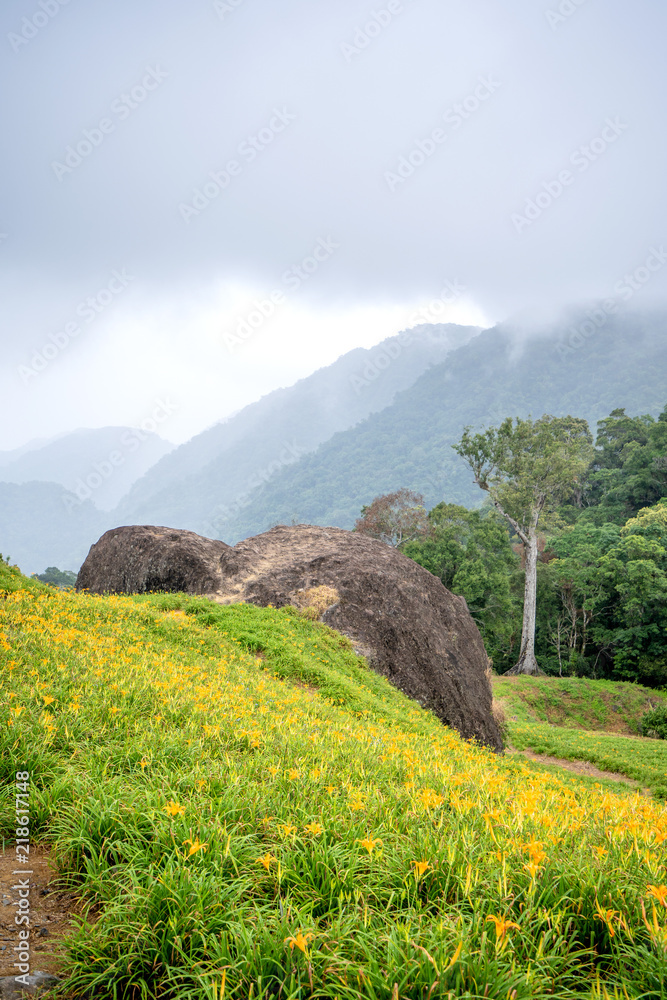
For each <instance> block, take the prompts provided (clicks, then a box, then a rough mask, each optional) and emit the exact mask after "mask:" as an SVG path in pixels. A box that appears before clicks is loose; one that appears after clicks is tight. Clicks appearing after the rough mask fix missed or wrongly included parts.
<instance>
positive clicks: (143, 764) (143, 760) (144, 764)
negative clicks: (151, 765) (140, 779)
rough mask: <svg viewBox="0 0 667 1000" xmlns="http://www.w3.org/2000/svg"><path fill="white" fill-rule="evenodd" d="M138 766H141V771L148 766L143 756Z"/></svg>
mask: <svg viewBox="0 0 667 1000" xmlns="http://www.w3.org/2000/svg"><path fill="white" fill-rule="evenodd" d="M139 767H140V768H141V770H142V771H143V770H144V768H146V767H148V761H147V760H146V758H145V757H142V758H141V760H140V761H139Z"/></svg>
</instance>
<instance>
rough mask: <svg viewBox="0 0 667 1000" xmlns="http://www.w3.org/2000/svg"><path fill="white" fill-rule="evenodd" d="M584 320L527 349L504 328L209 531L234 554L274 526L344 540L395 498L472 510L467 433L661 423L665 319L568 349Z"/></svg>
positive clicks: (612, 330) (631, 324) (622, 326)
mask: <svg viewBox="0 0 667 1000" xmlns="http://www.w3.org/2000/svg"><path fill="white" fill-rule="evenodd" d="M582 319H583V317H581V316H577V315H576V314H575V315H571V316H570V317H569V318H568V319H567V320H566V321H565V322H564V323H563V324H560V325H558V326H555V327H554V328H552V329H551V330H549V331H545V330H542V331H540V334H539V336H534V337H533V338H531V339H530V340H527V339H525V332H519V331H518V330H517V329H515V328H513V327H512V326H511V325H509V324H506V325H502V326H499V327H495V328H493V329H492V330H488V331H485V332H484V333H482V334H480V336H478V337H476V338H475V339H474V340H471V341H470V342H469V343H468V344H466V345H464V346H462V347H460V348H459V349H458V350H456V351H455V352H453V353H452V354H451V355H450V356H449V357H448V358H447V360H446V361H445V362H444V363H442V364H440V365H437V366H435V367H432V368H430V369H429V370H428V371H426V372H425V373H424V374H423V375H422V376H421V377H420V378H419V379H418V380H417V381H416V382H415V383H414V384H413V385H412V386H411V387H410V388H408V389H406V390H405V391H403V392H401V393H399V394H398V395H397V397H396V399H395V401H394V402H393V403H392V405H391V406H388V407H387V408H386V409H384V410H383V411H382V412H380V413H377V414H374V415H372V416H370V417H368V419H366V420H365V421H364V422H363V423H361V424H359V425H358V426H356V427H353V428H351V429H349V430H347V431H344V432H342V433H339V434H336V435H334V437H332V438H331V440H329V441H327V442H326V443H325V444H323V445H322V446H321V447H320V448H319V449H318V450H317V451H316V452H315V453H314V454H312V455H307V456H305V457H304V458H302V459H300V460H299V462H298V463H297V464H296V465H294V466H292V467H290V468H287V469H284V470H282V471H280V472H278V473H277V474H276V475H275V476H274V477H273V479H272V480H271V481H270V482H269V483H267V484H266V485H265V486H263V487H261V488H259V489H257V490H256V491H255V492H254V493H253V495H252V496H251V497H250V498H249V501H248V502H247V503H246V504H245V506H244V507H243V509H242V510H240V511H238V512H232V513H231V514H230V516H228V517H227V519H226V520H221V519H218V520H217V522H216V523H215V527H216V529H217V531H218V534H217V537H219V538H222V539H224V541H226V542H229V543H234V542H236V541H237V540H238V539H240V538H243V537H246V536H248V535H254V534H257V533H259V532H261V531H264V530H266V529H267V528H269V527H270V526H272V525H273V524H276V523H287V524H289V523H299V522H306V523H312V524H322V525H333V526H338V527H343V528H350V527H352V525H353V524H354V520H355V518H356V517H358V515H359V510H360V508H361V507H362V505H363V504H367V503H369V502H370V501H371V500H372V499H373V497H375V496H377V495H378V494H381V493H386V492H388V491H390V490H394V489H397V488H399V487H401V486H406V487H409V488H411V489H415V490H417V491H419V492H421V493H423V494H424V496H425V498H426V502H427V505H428V506H432V505H434V504H435V503H437V502H438V501H440V500H443V499H445V500H448V501H450V502H456V503H462V504H465V505H466V506H472V505H474V504H476V503H478V502H479V501H480V499H481V494H480V491H479V489H478V488H477V487H475V486H474V485H473V483H472V482H471V476H470V473H469V471H468V470H467V467H466V465H465V463H464V462H463V461H462V459H460V458H459V457H458V456H457V455H456V454H455V453H454V451H453V450H452V448H451V445H452V443H453V442H454V441H456V440H457V439H458V437H459V436H460V434H461V431H462V430H463V428H464V426H465V425H466V424H472V425H473V426H475V427H481V426H482V425H484V424H486V425H489V424H496V423H498V422H499V421H501V420H502V419H503V418H504V417H507V416H524V417H525V416H528V414H532V415H533V416H534V417H537V416H541V415H542V414H543V413H552V414H554V415H564V414H567V413H571V414H573V415H576V416H583V417H585V418H586V419H587V420H588V421H589V423H590V425H591V430H592V431H593V433H594V434H595V424H596V421H597V420H599V419H601V418H602V417H604V416H607V415H608V414H609V412H610V411H611V410H612V409H614V408H615V407H619V406H621V407H625V408H626V409H627V411H628V412H629V413H651V414H653V415H654V416H657V414H658V413H659V412H660V411H661V410H662V408H663V407H664V405H665V403H666V402H667V315H666V314H665V313H659V314H657V313H653V314H650V315H645V316H642V315H622V316H616V317H609V318H608V319H607V321H606V323H605V324H604V326H603V327H602V328H601V329H599V330H597V331H596V332H595V333H594V335H592V336H590V337H585V336H580V337H578V338H575V339H574V340H573V341H572V342H573V343H574V344H576V345H577V346H575V347H574V348H572V347H571V346H570V338H571V329H572V325H573V324H574V326H575V327H576V326H578V325H580V324H581V322H582Z"/></svg>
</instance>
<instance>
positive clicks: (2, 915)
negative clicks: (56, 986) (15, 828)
mask: <svg viewBox="0 0 667 1000" xmlns="http://www.w3.org/2000/svg"><path fill="white" fill-rule="evenodd" d="M19 869H26V871H25V872H24V871H19ZM15 872H19V873H18V874H14V873H15ZM28 872H32V874H31V875H28V874H27V873H28ZM28 878H29V879H30V885H29V889H30V895H29V897H28V899H29V902H30V928H29V929H30V939H29V942H30V955H31V960H30V972H31V974H34V973H35V972H50V973H53V974H54V975H60V974H61V971H60V970H61V968H62V963H63V943H64V941H65V939H66V938H67V936H68V934H70V933H71V932H72V930H73V921H74V917H75V916H76V915H77V914H78V913H79V912H80V908H79V906H78V904H77V901H76V899H75V897H74V894H73V893H71V892H64V891H63V890H62V889H60V888H58V885H57V872H56V870H55V868H54V867H53V865H52V863H51V862H50V860H49V852H48V850H47V849H46V848H44V847H39V846H32V845H31V847H30V862H29V864H26V865H21V864H17V862H16V855H15V853H14V848H13V847H12V848H10V847H8V848H6V849H5V851H4V852H3V853H2V854H0V893H1V894H0V977H2V976H14V975H17V974H18V973H17V970H16V969H15V968H14V966H13V963H14V961H15V960H16V959H15V953H14V950H13V949H14V946H15V945H17V944H18V943H19V935H18V932H19V929H20V928H19V926H18V925H17V924H16V923H15V920H14V918H15V915H16V914H17V913H18V909H17V907H16V904H17V903H18V899H19V895H18V889H17V888H14V887H15V886H17V885H18V880H19V879H28Z"/></svg>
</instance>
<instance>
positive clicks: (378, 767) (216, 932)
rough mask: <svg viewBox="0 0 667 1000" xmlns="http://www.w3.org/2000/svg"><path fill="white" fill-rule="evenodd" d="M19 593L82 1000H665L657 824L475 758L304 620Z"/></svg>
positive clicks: (39, 771) (12, 658) (643, 811)
mask: <svg viewBox="0 0 667 1000" xmlns="http://www.w3.org/2000/svg"><path fill="white" fill-rule="evenodd" d="M3 580H4V586H5V588H6V589H5V590H4V591H0V677H1V681H2V697H1V698H0V748H1V751H2V753H1V765H0V767H1V768H2V789H3V791H2V801H1V803H0V805H1V813H0V817H1V822H2V832H3V836H4V837H5V838H6V839H7V840H8V841H9V842H10V843H11V841H12V839H13V837H14V835H15V834H14V828H15V808H14V777H15V773H16V772H23V771H28V772H29V773H30V776H31V787H32V792H31V801H30V831H31V840H32V843H35V844H38V843H42V844H44V843H47V844H50V845H51V847H52V852H53V857H54V859H55V861H56V863H57V865H58V866H59V870H60V872H61V876H62V878H63V880H64V881H65V882H66V884H67V885H68V886H69V887H74V888H76V891H77V893H78V894H79V895H80V897H81V899H82V900H83V901H84V904H85V908H84V912H85V913H87V914H88V915H89V916H90V920H86V919H85V918H82V920H81V926H80V927H79V929H78V930H77V931H76V932H75V933H74V934H73V935H72V937H71V938H70V939H69V947H68V954H69V957H68V966H67V968H66V969H65V973H66V974H67V975H68V977H69V978H68V980H67V981H66V983H64V984H63V987H62V995H63V996H68V997H73V996H86V997H89V996H95V997H118V998H120V997H133V998H135V997H136V998H140V997H146V998H149V997H162V998H172V997H173V998H184V1000H187V998H210V1000H222V998H238V1000H249V998H252V1000H261V998H268V997H276V998H278V997H279V998H281V1000H290V998H297V997H298V998H302V997H303V998H308V997H315V998H324V997H328V998H332V1000H333V998H335V997H338V998H340V1000H349V998H361V997H363V998H373V1000H385V998H386V1000H406V998H415V1000H416V998H420V1000H436V998H442V997H475V998H477V997H480V998H482V997H490V998H502V1000H519V998H528V997H530V998H541V997H582V998H584V997H585V998H588V997H591V998H598V997H599V998H604V997H610V998H611V997H613V998H637V1000H639V998H640V997H641V998H655V1000H657V998H660V1000H665V998H666V997H667V871H666V868H665V863H666V854H667V809H666V808H665V805H664V803H661V802H659V801H657V800H655V799H652V798H649V797H646V796H642V795H639V794H636V795H635V794H623V795H615V794H613V793H612V792H608V791H605V790H602V789H598V788H595V787H590V786H589V785H583V784H582V785H579V784H577V782H576V781H574V780H564V779H561V778H559V777H556V776H554V775H552V774H547V773H543V772H539V771H537V770H534V769H531V767H530V766H529V765H528V764H527V763H524V762H519V761H516V760H507V759H504V758H502V757H500V756H496V755H494V754H492V753H491V752H489V751H487V750H485V749H482V748H480V747H476V746H473V745H471V744H468V743H465V742H464V741H462V740H461V739H460V738H459V737H458V736H457V735H456V734H455V733H454V732H452V731H450V730H448V729H446V728H445V727H443V726H442V725H441V724H440V722H439V721H438V720H437V719H436V718H435V717H434V716H432V715H430V713H428V712H426V711H424V710H422V709H420V708H419V707H418V706H416V705H415V704H414V703H412V702H410V701H409V700H408V699H406V698H405V697H404V696H403V695H402V694H400V692H398V691H396V690H395V689H393V688H392V687H391V686H390V685H389V684H388V683H387V682H386V681H385V680H384V679H383V678H380V677H378V676H377V675H375V674H374V673H372V672H371V671H369V670H368V669H367V668H366V667H365V666H364V664H363V662H361V661H359V660H358V659H357V658H356V657H355V655H354V653H353V651H352V649H351V647H350V644H349V643H348V642H347V640H345V639H344V638H343V637H341V636H339V635H337V634H336V633H334V632H331V631H330V630H328V629H326V628H325V627H324V626H322V625H320V624H319V623H313V622H311V621H308V620H306V619H305V618H304V617H302V616H300V615H299V614H298V613H296V612H295V611H293V610H290V609H285V610H276V609H271V608H268V609H264V608H254V607H252V606H249V605H241V606H235V607H229V608H221V607H217V606H215V605H210V604H208V603H207V602H205V601H202V600H195V599H189V598H186V597H181V596H178V595H175V596H164V595H163V596H159V595H150V596H148V597H142V598H126V597H106V598H101V597H92V596H87V595H80V594H79V595H77V594H73V593H68V592H59V591H56V590H53V589H51V588H46V587H37V586H36V585H35V584H34V583H32V582H28V581H23V580H21V579H19V578H18V577H17V576H16V574H14V575H13V576H10V575H9V574H8V573H6V572H5V574H4V576H3V577H2V578H0V586H2V582H3Z"/></svg>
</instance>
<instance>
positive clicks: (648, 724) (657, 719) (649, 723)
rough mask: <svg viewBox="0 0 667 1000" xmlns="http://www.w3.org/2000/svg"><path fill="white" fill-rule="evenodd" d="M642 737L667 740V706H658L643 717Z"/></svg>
mask: <svg viewBox="0 0 667 1000" xmlns="http://www.w3.org/2000/svg"><path fill="white" fill-rule="evenodd" d="M641 725H642V735H643V736H651V737H653V738H656V737H657V738H658V739H659V740H667V705H658V706H657V707H656V708H652V709H650V710H649V711H648V712H646V713H645V714H644V715H643V716H642V722H641Z"/></svg>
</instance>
